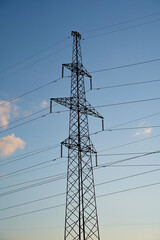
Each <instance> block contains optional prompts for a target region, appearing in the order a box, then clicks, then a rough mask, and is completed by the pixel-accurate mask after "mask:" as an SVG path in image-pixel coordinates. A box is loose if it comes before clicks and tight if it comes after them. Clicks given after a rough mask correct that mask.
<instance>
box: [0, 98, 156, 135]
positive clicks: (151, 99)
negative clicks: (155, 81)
mask: <svg viewBox="0 0 160 240" xmlns="http://www.w3.org/2000/svg"><path fill="white" fill-rule="evenodd" d="M157 100H160V97H156V98H148V99H139V100H133V101H126V102H118V103H110V104H104V105H98V106H95V107H96V108H103V107H112V106H119V105H126V104H133V103H140V102H148V101H157ZM62 112H68V110H63V111H56V112H52V113H62ZM49 114H50V113H47V114H44V115H41V116H39V117H36V118H33V119H31V120H29V121H26V122H24V123H21V124H19V125H16V126H14V127H11V128H8V129H5V130H3V131H1V132H0V133H3V132H7V131H9V130H11V129H14V128H17V127H19V126H22V125H24V124H26V123H29V122H32V121H35V120H37V119H40V118H43V117H46V116H48V115H49ZM96 133H98V132H96ZM96 133H92V134H91V135H93V134H96Z"/></svg>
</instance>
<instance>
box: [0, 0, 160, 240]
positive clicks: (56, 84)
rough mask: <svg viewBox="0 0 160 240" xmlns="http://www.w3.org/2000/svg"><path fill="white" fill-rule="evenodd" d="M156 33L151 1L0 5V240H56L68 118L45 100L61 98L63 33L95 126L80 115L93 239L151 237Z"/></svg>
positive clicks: (154, 233) (157, 219) (156, 215)
mask: <svg viewBox="0 0 160 240" xmlns="http://www.w3.org/2000/svg"><path fill="white" fill-rule="evenodd" d="M159 29H160V1H159V0H134V1H127V0H121V1H118V0H112V1H111V0H108V1H105V0H100V1H98V0H92V1H91V0H87V1H84V0H81V1H73V0H70V1H64V0H59V1H56V0H45V1H44V0H34V1H33V0H32V1H31V0H27V1H26V0H14V1H11V0H0V52H1V58H0V85H1V88H0V240H22V239H23V240H32V239H34V240H43V239H47V240H51V239H56V240H61V239H63V235H64V216H65V194H64V193H65V190H66V177H65V174H66V171H67V158H66V156H67V149H65V148H64V150H63V156H64V158H60V145H59V144H60V142H62V141H63V140H64V139H65V138H67V137H68V132H69V130H68V129H69V113H68V111H64V110H66V109H65V108H64V107H62V106H60V105H56V106H54V105H53V113H52V114H49V101H50V98H53V97H54V98H56V97H68V96H69V95H70V78H69V76H70V73H69V71H67V70H65V77H64V78H63V79H61V65H62V64H63V63H70V62H71V61H72V37H71V31H78V32H80V34H81V35H82V40H81V48H82V57H83V65H84V66H85V68H86V69H87V70H88V71H89V72H90V73H91V75H92V78H93V90H92V91H90V90H89V89H90V88H89V87H90V86H89V80H88V79H87V78H86V79H85V86H86V96H87V100H88V101H89V102H90V103H91V104H92V105H93V106H95V107H96V109H97V110H98V111H99V112H100V114H101V115H103V116H104V120H105V131H104V132H102V131H101V121H100V120H99V119H96V118H93V117H89V130H90V133H91V140H92V142H93V143H94V146H95V147H96V149H97V152H98V167H97V168H94V178H95V185H96V187H95V188H96V196H97V209H98V219H99V227H100V236H101V240H106V239H110V240H117V238H118V239H119V240H122V239H123V240H128V239H130V240H135V239H136V240H159V239H160V208H159V201H160V191H159V186H160V177H159V176H160V160H159V152H158V151H160V149H159V139H160V128H159V127H160V125H159V120H160V110H159V101H160V99H159V89H160V67H159V66H160V48H159V42H160V31H159ZM99 70H103V71H99ZM142 155H144V156H142ZM119 160H122V161H121V162H115V161H119ZM107 164H108V166H107ZM93 165H94V166H95V158H94V156H93ZM102 166H103V167H102ZM55 195H59V196H55Z"/></svg>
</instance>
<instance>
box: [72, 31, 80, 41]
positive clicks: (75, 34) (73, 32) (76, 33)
mask: <svg viewBox="0 0 160 240" xmlns="http://www.w3.org/2000/svg"><path fill="white" fill-rule="evenodd" d="M71 36H77V37H78V38H80V39H81V34H80V33H79V32H77V31H72V32H71Z"/></svg>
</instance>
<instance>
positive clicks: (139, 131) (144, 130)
mask: <svg viewBox="0 0 160 240" xmlns="http://www.w3.org/2000/svg"><path fill="white" fill-rule="evenodd" d="M151 132H152V128H144V129H139V130H138V131H137V132H136V133H135V134H134V136H140V135H147V134H150V133H151Z"/></svg>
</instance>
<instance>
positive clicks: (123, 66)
mask: <svg viewBox="0 0 160 240" xmlns="http://www.w3.org/2000/svg"><path fill="white" fill-rule="evenodd" d="M157 61H160V59H159V58H158V59H152V60H147V61H143V62H136V63H131V64H127V65H121V66H115V67H111V68H105V69H100V70H96V71H92V72H90V73H98V72H103V71H109V70H114V69H119V68H126V67H131V66H136V65H141V64H146V63H152V62H157ZM65 77H70V76H65ZM60 79H61V78H57V79H55V80H53V81H50V82H48V83H46V84H44V85H41V86H39V87H37V88H34V89H31V90H30V91H28V92H26V93H23V94H20V95H19V96H17V97H14V98H11V99H9V100H7V101H5V102H4V103H1V104H0V106H2V105H5V104H7V103H8V102H12V101H14V100H16V99H19V98H21V97H23V96H25V95H28V94H30V93H32V92H35V91H37V90H39V89H41V88H43V87H46V86H48V85H50V84H52V83H55V82H57V81H59V80H60ZM156 81H157V82H158V81H160V80H159V79H157V80H150V81H144V82H140V83H131V84H132V85H133V84H143V83H149V82H156ZM131 84H130V85H131ZM126 85H129V84H126ZM118 86H120V85H117V87H118ZM110 87H116V86H108V87H104V88H110ZM99 89H102V88H96V89H93V90H99Z"/></svg>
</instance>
